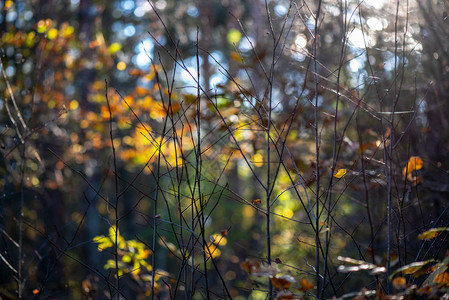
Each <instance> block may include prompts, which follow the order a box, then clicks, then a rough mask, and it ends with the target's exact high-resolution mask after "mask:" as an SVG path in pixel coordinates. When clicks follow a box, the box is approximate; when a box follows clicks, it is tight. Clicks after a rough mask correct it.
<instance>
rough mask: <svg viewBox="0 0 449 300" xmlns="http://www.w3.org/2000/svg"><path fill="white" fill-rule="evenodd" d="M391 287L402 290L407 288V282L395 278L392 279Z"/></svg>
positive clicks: (403, 279) (402, 278)
mask: <svg viewBox="0 0 449 300" xmlns="http://www.w3.org/2000/svg"><path fill="white" fill-rule="evenodd" d="M393 286H394V287H395V288H396V289H403V288H405V287H406V286H407V280H406V279H405V278H404V277H396V278H395V279H393Z"/></svg>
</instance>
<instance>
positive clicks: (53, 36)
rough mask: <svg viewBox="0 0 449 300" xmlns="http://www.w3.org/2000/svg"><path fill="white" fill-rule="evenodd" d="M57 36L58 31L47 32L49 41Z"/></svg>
mask: <svg viewBox="0 0 449 300" xmlns="http://www.w3.org/2000/svg"><path fill="white" fill-rule="evenodd" d="M57 36H58V29H56V28H52V29H50V30H49V31H48V32H47V38H48V39H49V40H54V39H55V38H56V37H57Z"/></svg>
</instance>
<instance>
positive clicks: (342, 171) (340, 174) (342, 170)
mask: <svg viewBox="0 0 449 300" xmlns="http://www.w3.org/2000/svg"><path fill="white" fill-rule="evenodd" d="M346 173H348V170H346V169H340V170H338V171H337V173H335V174H334V177H335V178H342V177H343V176H345V175H346Z"/></svg>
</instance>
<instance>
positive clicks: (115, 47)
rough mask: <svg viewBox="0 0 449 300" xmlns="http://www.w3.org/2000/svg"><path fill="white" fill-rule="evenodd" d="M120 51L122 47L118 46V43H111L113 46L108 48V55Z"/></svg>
mask: <svg viewBox="0 0 449 300" xmlns="http://www.w3.org/2000/svg"><path fill="white" fill-rule="evenodd" d="M120 49H122V45H120V43H113V44H111V46H109V49H108V51H109V53H110V54H114V53H116V52H118V51H120Z"/></svg>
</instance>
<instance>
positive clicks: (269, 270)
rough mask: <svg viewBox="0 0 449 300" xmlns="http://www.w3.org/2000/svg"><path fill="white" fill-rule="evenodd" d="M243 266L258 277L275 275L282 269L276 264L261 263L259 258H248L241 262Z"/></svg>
mask: <svg viewBox="0 0 449 300" xmlns="http://www.w3.org/2000/svg"><path fill="white" fill-rule="evenodd" d="M240 266H241V268H242V269H243V270H245V271H246V272H248V273H249V274H251V275H254V276H258V277H262V276H263V277H269V278H271V277H274V276H276V274H278V273H279V272H280V270H279V269H278V268H277V267H276V266H274V265H268V264H266V263H260V262H258V261H257V260H246V261H244V262H243V263H241V264H240Z"/></svg>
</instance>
